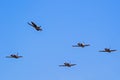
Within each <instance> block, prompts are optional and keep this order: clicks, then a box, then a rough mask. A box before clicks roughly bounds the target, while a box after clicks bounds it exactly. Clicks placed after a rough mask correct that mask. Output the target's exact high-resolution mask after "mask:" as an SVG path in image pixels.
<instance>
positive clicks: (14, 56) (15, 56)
mask: <svg viewBox="0 0 120 80" xmlns="http://www.w3.org/2000/svg"><path fill="white" fill-rule="evenodd" d="M21 57H23V56H19V55H18V53H17V54H11V55H10V56H6V58H15V59H18V58H21Z"/></svg>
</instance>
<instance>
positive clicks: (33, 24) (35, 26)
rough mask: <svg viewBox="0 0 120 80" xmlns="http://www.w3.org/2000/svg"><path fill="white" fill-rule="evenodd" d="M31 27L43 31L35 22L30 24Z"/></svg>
mask: <svg viewBox="0 0 120 80" xmlns="http://www.w3.org/2000/svg"><path fill="white" fill-rule="evenodd" d="M28 24H29V25H30V26H32V27H34V28H35V29H36V30H37V31H42V28H41V26H38V25H36V24H35V23H34V22H32V21H31V23H28Z"/></svg>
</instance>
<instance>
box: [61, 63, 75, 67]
mask: <svg viewBox="0 0 120 80" xmlns="http://www.w3.org/2000/svg"><path fill="white" fill-rule="evenodd" d="M75 65H76V64H71V63H67V62H65V63H64V64H63V65H59V66H60V67H71V66H75Z"/></svg>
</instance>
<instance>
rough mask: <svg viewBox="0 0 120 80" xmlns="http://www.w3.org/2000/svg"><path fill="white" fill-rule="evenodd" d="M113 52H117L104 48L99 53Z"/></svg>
mask: <svg viewBox="0 0 120 80" xmlns="http://www.w3.org/2000/svg"><path fill="white" fill-rule="evenodd" d="M114 51H117V50H115V49H114V50H111V49H110V48H105V49H104V50H100V51H99V52H108V53H110V52H114Z"/></svg>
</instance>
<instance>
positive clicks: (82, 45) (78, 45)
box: [72, 42, 90, 48]
mask: <svg viewBox="0 0 120 80" xmlns="http://www.w3.org/2000/svg"><path fill="white" fill-rule="evenodd" d="M85 46H90V44H84V43H80V42H79V43H77V45H73V46H72V47H82V48H84V47H85Z"/></svg>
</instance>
